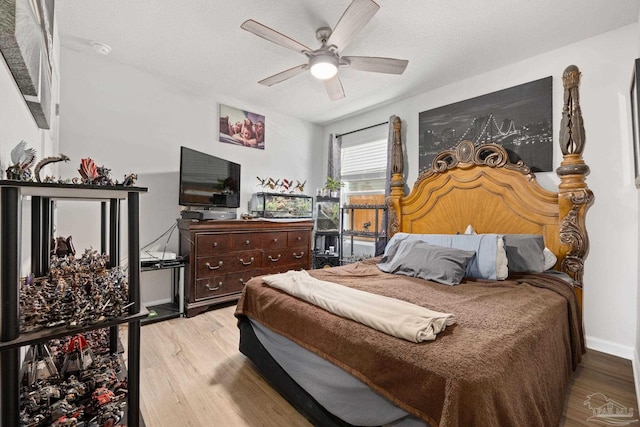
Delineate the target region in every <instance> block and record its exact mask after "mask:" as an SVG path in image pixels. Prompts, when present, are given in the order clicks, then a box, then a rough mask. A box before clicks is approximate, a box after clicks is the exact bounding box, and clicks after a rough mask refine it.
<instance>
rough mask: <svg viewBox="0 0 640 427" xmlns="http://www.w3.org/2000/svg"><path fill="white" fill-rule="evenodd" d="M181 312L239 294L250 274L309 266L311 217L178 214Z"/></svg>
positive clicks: (191, 311) (188, 312)
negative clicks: (186, 217) (283, 219)
mask: <svg viewBox="0 0 640 427" xmlns="http://www.w3.org/2000/svg"><path fill="white" fill-rule="evenodd" d="M178 227H179V229H180V255H181V256H183V257H185V260H186V270H185V278H184V290H185V295H184V299H185V313H186V315H187V317H191V316H195V315H196V314H199V313H201V312H203V311H205V310H207V309H209V308H210V307H212V306H214V305H216V304H221V303H224V302H229V301H234V300H237V299H238V298H239V297H240V293H241V292H242V289H243V287H244V284H245V283H246V282H247V281H248V280H249V279H251V278H252V277H256V276H260V275H263V274H273V273H283V272H285V271H288V270H299V269H307V270H308V269H310V268H311V240H312V239H311V234H312V232H313V221H312V220H309V221H296V222H271V221H260V220H247V221H245V220H228V221H225V220H216V221H190V220H180V221H179V224H178Z"/></svg>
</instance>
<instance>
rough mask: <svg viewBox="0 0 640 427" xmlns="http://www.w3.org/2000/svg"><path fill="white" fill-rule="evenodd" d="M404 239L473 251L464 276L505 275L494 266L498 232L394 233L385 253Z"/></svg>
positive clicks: (489, 277) (505, 274) (481, 277)
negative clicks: (471, 233) (473, 254)
mask: <svg viewBox="0 0 640 427" xmlns="http://www.w3.org/2000/svg"><path fill="white" fill-rule="evenodd" d="M404 240H419V241H423V242H426V243H429V244H432V245H437V246H444V247H448V248H454V249H462V250H466V251H473V252H475V253H476V256H475V257H474V258H473V259H472V260H471V261H470V262H469V264H468V265H467V272H466V276H468V277H475V278H478V279H488V280H503V279H505V278H506V277H507V273H508V271H507V270H506V269H503V270H500V271H499V270H498V269H497V268H496V267H497V266H496V254H497V251H498V245H499V243H498V241H499V240H501V236H499V235H498V234H478V235H465V234H409V233H396V234H395V235H394V236H393V237H392V238H391V240H389V243H387V247H386V248H385V255H387V254H388V253H389V250H390V248H392V247H393V246H394V245H396V244H398V243H399V242H401V241H404Z"/></svg>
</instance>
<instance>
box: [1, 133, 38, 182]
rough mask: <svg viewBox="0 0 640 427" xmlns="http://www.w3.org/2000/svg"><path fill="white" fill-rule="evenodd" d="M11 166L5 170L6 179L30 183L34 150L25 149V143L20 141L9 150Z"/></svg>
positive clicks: (34, 157)
mask: <svg viewBox="0 0 640 427" xmlns="http://www.w3.org/2000/svg"><path fill="white" fill-rule="evenodd" d="M11 161H12V162H13V165H11V166H9V167H8V168H7V171H6V172H7V179H11V180H15V181H31V166H33V164H34V163H35V161H36V150H35V149H34V148H27V142H26V141H20V142H19V143H18V145H16V146H15V147H13V150H11Z"/></svg>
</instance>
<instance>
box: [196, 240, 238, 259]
mask: <svg viewBox="0 0 640 427" xmlns="http://www.w3.org/2000/svg"><path fill="white" fill-rule="evenodd" d="M230 250H231V239H230V238H229V235H228V234H196V254H197V256H199V257H201V256H207V255H214V254H226V253H228V252H229V251H230Z"/></svg>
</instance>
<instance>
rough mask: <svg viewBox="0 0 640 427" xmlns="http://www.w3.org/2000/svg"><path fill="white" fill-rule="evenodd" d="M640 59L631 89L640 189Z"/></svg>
mask: <svg viewBox="0 0 640 427" xmlns="http://www.w3.org/2000/svg"><path fill="white" fill-rule="evenodd" d="M639 79H640V58H638V59H636V60H635V63H634V66H633V74H632V75H631V89H630V91H629V97H630V100H631V127H632V136H633V140H632V142H633V170H634V183H635V186H636V188H640V111H638V101H639V100H640V87H639V86H638V80H639Z"/></svg>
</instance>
